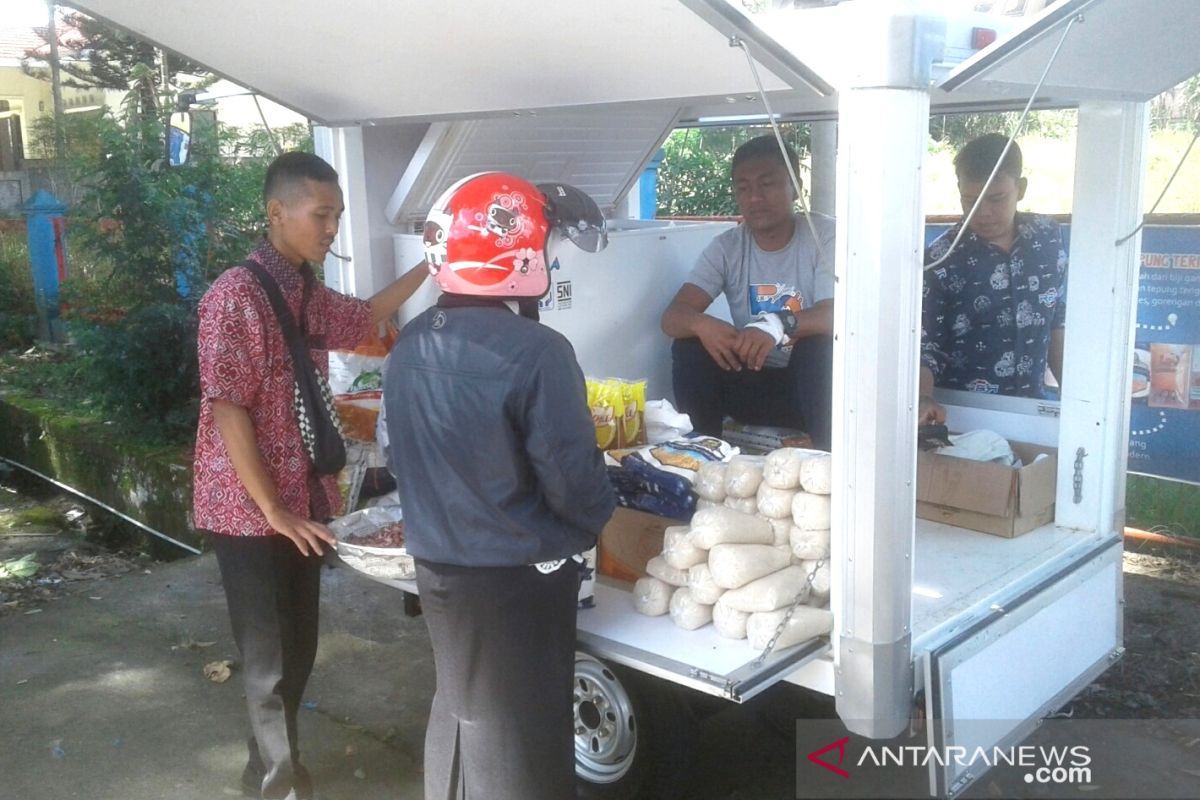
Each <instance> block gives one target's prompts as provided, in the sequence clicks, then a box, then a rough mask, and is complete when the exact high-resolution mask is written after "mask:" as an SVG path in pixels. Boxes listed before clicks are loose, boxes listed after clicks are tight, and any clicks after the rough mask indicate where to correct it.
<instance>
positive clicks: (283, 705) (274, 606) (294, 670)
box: [210, 535, 322, 800]
mask: <svg viewBox="0 0 1200 800" xmlns="http://www.w3.org/2000/svg"><path fill="white" fill-rule="evenodd" d="M210 540H211V541H212V543H213V550H214V551H215V552H216V554H217V564H218V565H219V566H220V568H221V583H222V584H223V585H224V587H225V599H226V602H227V603H228V605H229V620H230V622H231V623H232V625H233V638H234V641H235V642H237V646H238V652H240V653H241V656H242V672H243V676H244V680H245V686H246V707H247V709H248V711H249V712H250V729H251V731H252V736H251V738H250V741H249V750H250V753H249V763H248V766H247V770H246V772H247V775H255V774H257V775H261V776H262V789H261V791H262V797H263V798H300V800H303V798H307V797H311V796H312V781H311V779H310V778H309V775H308V772H307V771H306V770H305V769H304V767H303V766H301V765H300V751H299V743H298V741H297V735H296V713H297V711H298V710H299V708H300V699H301V697H303V695H304V686H305V684H307V683H308V676H309V674H310V673H311V672H312V667H313V660H314V659H315V658H316V654H317V620H318V616H317V612H318V608H319V601H320V597H321V563H322V561H321V558H320V557H319V556H303V555H301V554H300V551H299V550H297V549H296V545H294V544H292V542H291V540H289V539H288V538H287V537H285V536H280V535H275V536H222V535H213V536H211V537H210Z"/></svg>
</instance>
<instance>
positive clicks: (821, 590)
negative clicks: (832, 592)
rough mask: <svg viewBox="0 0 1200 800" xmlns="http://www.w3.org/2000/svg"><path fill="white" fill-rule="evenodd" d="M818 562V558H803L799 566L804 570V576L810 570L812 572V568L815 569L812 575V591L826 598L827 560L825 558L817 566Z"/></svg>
mask: <svg viewBox="0 0 1200 800" xmlns="http://www.w3.org/2000/svg"><path fill="white" fill-rule="evenodd" d="M818 563H820V560H819V559H805V560H804V561H803V562H801V564H800V568H801V569H802V570H804V574H805V576H807V575H808V574H809V573H810V572H813V570H816V572H815V574H814V575H813V581H812V593H813V594H814V595H817V596H818V597H823V598H825V599H826V600H828V599H829V561H828V560H827V559H826V560H825V563H823V564H821V566H820V567H818V566H817V564H818Z"/></svg>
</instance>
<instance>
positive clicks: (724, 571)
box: [708, 544, 792, 611]
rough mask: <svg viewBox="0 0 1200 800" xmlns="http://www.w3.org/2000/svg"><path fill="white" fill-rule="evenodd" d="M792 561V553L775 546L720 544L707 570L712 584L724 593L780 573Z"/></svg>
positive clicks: (713, 553)
mask: <svg viewBox="0 0 1200 800" xmlns="http://www.w3.org/2000/svg"><path fill="white" fill-rule="evenodd" d="M791 561H792V559H791V555H790V554H789V553H785V552H782V551H780V550H778V549H777V548H776V547H775V545H773V544H718V545H714V546H713V548H712V549H711V550H709V551H708V569H709V571H710V572H711V573H712V579H713V583H715V584H716V585H717V586H720V587H721V588H722V589H736V588H738V587H739V586H745V585H746V584H747V583H750V582H751V581H753V580H756V579H758V578H761V577H763V576H764V575H770V574H771V573H772V572H778V571H779V570H781V569H783V568H784V567H786V566H788V565H789V564H790V563H791ZM743 610H750V611H753V610H755V609H743Z"/></svg>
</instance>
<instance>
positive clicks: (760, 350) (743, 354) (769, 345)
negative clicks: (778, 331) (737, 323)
mask: <svg viewBox="0 0 1200 800" xmlns="http://www.w3.org/2000/svg"><path fill="white" fill-rule="evenodd" d="M774 349H775V340H774V339H773V338H771V335H770V334H768V333H767V332H766V331H762V330H759V329H758V328H743V329H742V330H741V331H740V332H739V333H738V335H737V343H736V344H735V345H734V352H735V353H736V355H737V357H738V359H739V360H740V361H741V363H743V364H745V365H746V366H747V367H749V368H750V369H752V370H755V371H757V370H760V369H762V368H763V364H765V363H766V361H767V356H768V355H770V354H771V351H772V350H774Z"/></svg>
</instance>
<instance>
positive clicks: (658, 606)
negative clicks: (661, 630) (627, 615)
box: [633, 577, 675, 617]
mask: <svg viewBox="0 0 1200 800" xmlns="http://www.w3.org/2000/svg"><path fill="white" fill-rule="evenodd" d="M674 591H675V587H674V586H671V585H670V584H668V583H663V582H662V581H660V580H659V579H658V578H649V577H647V578H638V582H637V583H635V584H634V585H633V609H634V611H636V612H638V613H639V614H645V615H646V616H648V617H660V616H662V615H663V614H665V613H667V611H669V610H670V608H671V595H672V594H673V593H674Z"/></svg>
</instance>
